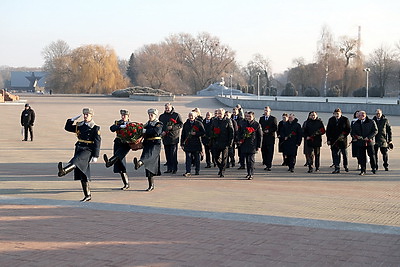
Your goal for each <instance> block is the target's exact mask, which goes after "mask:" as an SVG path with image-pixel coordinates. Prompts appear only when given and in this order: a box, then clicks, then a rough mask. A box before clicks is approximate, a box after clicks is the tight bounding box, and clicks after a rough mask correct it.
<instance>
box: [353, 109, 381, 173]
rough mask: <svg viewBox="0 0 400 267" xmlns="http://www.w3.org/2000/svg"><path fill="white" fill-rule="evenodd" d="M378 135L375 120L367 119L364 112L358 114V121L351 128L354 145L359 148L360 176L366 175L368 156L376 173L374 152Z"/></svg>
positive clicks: (373, 171)
mask: <svg viewBox="0 0 400 267" xmlns="http://www.w3.org/2000/svg"><path fill="white" fill-rule="evenodd" d="M377 133H378V127H377V126H376V123H375V121H374V120H371V119H370V118H368V117H367V113H366V112H365V111H363V110H361V111H359V112H358V120H357V121H356V122H354V123H353V125H352V126H351V137H352V138H353V141H352V142H353V143H355V145H356V146H357V147H358V155H357V160H358V164H360V166H361V172H360V175H365V170H366V165H367V156H366V153H367V154H368V156H369V160H370V165H371V169H372V173H374V174H375V173H376V159H375V152H374V144H375V143H374V137H375V136H376V134H377Z"/></svg>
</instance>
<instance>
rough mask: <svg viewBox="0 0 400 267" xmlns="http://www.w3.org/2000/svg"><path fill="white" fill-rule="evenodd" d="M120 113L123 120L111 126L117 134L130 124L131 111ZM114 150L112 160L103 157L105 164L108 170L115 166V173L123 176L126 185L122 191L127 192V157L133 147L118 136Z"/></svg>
mask: <svg viewBox="0 0 400 267" xmlns="http://www.w3.org/2000/svg"><path fill="white" fill-rule="evenodd" d="M119 113H120V114H121V119H120V120H118V121H115V123H114V124H113V125H111V126H110V131H111V132H117V131H118V130H120V129H124V128H126V125H127V124H128V123H129V111H128V110H125V109H121V110H120V111H119ZM113 150H114V155H113V156H112V157H111V158H110V159H108V157H107V155H106V154H104V155H103V159H104V162H105V163H106V168H109V167H111V166H113V165H114V169H113V171H114V173H119V174H120V175H121V179H122V183H123V184H124V186H123V187H122V188H121V190H127V189H128V188H129V179H128V175H127V174H126V160H125V157H126V155H127V154H128V153H129V151H131V146H130V145H129V144H128V143H127V142H125V141H123V140H122V139H121V138H119V137H118V136H117V137H116V138H115V139H114V148H113Z"/></svg>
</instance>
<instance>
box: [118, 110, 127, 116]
mask: <svg viewBox="0 0 400 267" xmlns="http://www.w3.org/2000/svg"><path fill="white" fill-rule="evenodd" d="M119 113H120V114H121V115H129V110H126V109H121V110H120V111H119Z"/></svg>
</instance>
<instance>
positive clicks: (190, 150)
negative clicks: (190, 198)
mask: <svg viewBox="0 0 400 267" xmlns="http://www.w3.org/2000/svg"><path fill="white" fill-rule="evenodd" d="M204 134H205V130H204V126H203V123H202V122H201V121H199V120H196V117H195V113H194V112H189V114H188V119H187V120H186V122H185V123H184V124H183V128H182V135H181V147H182V150H183V151H185V155H186V160H185V166H186V172H185V173H184V174H183V176H185V177H190V176H191V166H192V163H194V165H195V175H199V172H200V153H201V151H202V146H201V137H202V136H203V135H204ZM192 160H194V162H192Z"/></svg>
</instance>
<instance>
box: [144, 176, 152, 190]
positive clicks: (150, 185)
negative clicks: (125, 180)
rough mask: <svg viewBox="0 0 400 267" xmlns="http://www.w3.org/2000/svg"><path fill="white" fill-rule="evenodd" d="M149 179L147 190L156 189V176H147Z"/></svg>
mask: <svg viewBox="0 0 400 267" xmlns="http://www.w3.org/2000/svg"><path fill="white" fill-rule="evenodd" d="M147 180H148V181H149V188H147V189H146V191H147V192H150V191H153V190H154V177H153V175H151V176H150V177H147Z"/></svg>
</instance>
